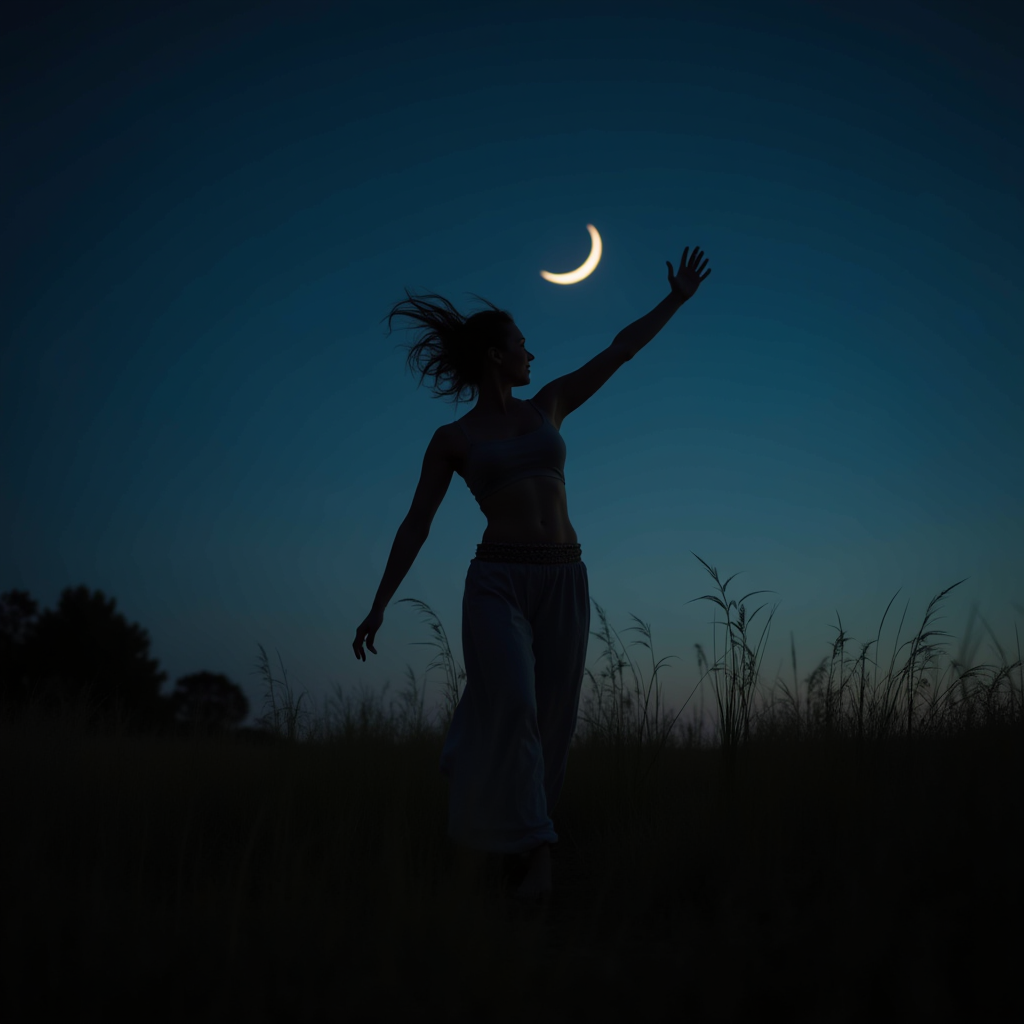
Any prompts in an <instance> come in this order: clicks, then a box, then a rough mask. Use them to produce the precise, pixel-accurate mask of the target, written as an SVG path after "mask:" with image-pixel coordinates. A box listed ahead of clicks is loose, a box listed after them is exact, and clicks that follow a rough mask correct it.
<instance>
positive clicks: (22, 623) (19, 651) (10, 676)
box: [0, 590, 39, 707]
mask: <svg viewBox="0 0 1024 1024" xmlns="http://www.w3.org/2000/svg"><path fill="white" fill-rule="evenodd" d="M38 619H39V605H38V604H36V601H35V599H34V598H33V597H32V596H31V594H29V592H28V591H27V590H8V591H7V592H6V593H5V594H0V703H2V704H4V705H6V706H8V707H10V706H12V705H13V706H14V707H20V706H22V705H23V704H24V703H25V701H26V700H27V698H28V692H29V681H28V676H29V663H28V658H29V650H28V643H29V639H30V638H31V637H32V634H33V632H34V630H35V626H36V622H37V621H38Z"/></svg>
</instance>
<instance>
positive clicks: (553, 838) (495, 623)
mask: <svg viewBox="0 0 1024 1024" xmlns="http://www.w3.org/2000/svg"><path fill="white" fill-rule="evenodd" d="M688 250H689V247H687V249H685V250H684V251H683V258H682V261H681V262H680V266H679V272H678V274H673V272H672V264H671V263H669V264H668V279H669V285H670V292H669V295H668V296H667V297H666V298H665V299H663V300H662V301H661V302H660V303H659V304H658V305H657V306H656V307H655V308H654V309H653V310H652V311H651V312H650V313H648V314H647V315H646V316H644V317H642V318H641V319H640V320H637V321H636V322H635V323H632V324H630V325H629V327H627V328H625V329H624V330H623V331H620V332H619V334H618V335H617V336H616V337H615V339H614V340H613V341H612V343H611V344H610V345H609V346H608V348H606V349H604V351H602V352H599V353H598V354H597V355H596V356H594V358H593V359H591V360H590V361H589V362H588V363H586V364H585V365H584V366H582V367H580V369H578V370H576V371H575V372H574V373H569V374H566V375H565V376H564V377H559V378H558V379H557V380H553V381H551V383H549V384H546V385H545V386H544V387H542V388H541V389H540V390H539V391H538V392H537V394H536V395H535V396H534V397H533V398H532V399H528V400H526V401H521V400H519V399H516V398H513V397H512V389H513V388H516V387H525V386H526V385H528V384H529V383H530V363H531V362H532V360H533V358H534V357H533V355H532V353H531V352H530V351H529V349H528V348H527V346H526V338H525V337H524V336H523V333H522V331H521V330H520V329H519V327H518V325H517V324H516V322H515V321H514V320H513V319H512V316H511V315H510V314H509V313H507V312H506V311H504V310H502V309H498V308H497V307H496V306H494V305H493V304H492V303H490V302H487V305H488V306H489V307H490V308H489V309H485V310H481V311H480V312H477V313H474V314H473V315H472V316H468V317H464V316H462V315H461V314H460V313H459V312H458V311H457V310H456V309H455V307H454V306H452V304H451V303H450V302H448V300H447V299H444V298H442V297H441V296H439V295H433V294H428V295H424V296H412V295H410V294H409V291H408V289H406V292H405V294H406V300H405V301H402V302H399V303H397V304H396V305H395V306H394V307H393V308H392V310H391V313H390V314H389V315H388V327H389V330H390V327H391V320H392V319H393V318H394V317H395V316H404V317H407V318H409V319H410V320H411V321H413V324H414V325H417V326H419V327H420V328H421V329H422V333H421V337H420V340H419V341H418V343H417V344H416V345H414V346H413V347H412V349H411V351H410V352H409V357H408V363H409V364H410V365H411V364H412V363H413V361H414V360H418V361H419V364H420V370H421V375H420V383H421V384H422V383H423V378H424V377H425V376H426V375H427V374H431V375H432V376H434V378H435V387H434V391H435V394H437V395H454V396H456V400H458V397H459V395H461V393H462V392H463V391H464V390H468V391H469V393H470V396H471V397H473V396H477V402H476V405H475V406H474V407H473V408H472V409H471V410H470V411H469V412H468V413H466V414H465V415H464V416H463V417H461V418H460V419H458V420H456V421H455V422H454V423H450V424H446V425H444V426H441V427H438V429H437V430H436V431H435V432H434V436H433V437H432V438H431V440H430V443H429V445H428V446H427V451H426V454H425V455H424V458H423V469H422V473H421V475H420V480H419V485H418V486H417V488H416V493H415V495H414V497H413V500H412V507H411V508H410V510H409V514H408V515H407V516H406V517H405V520H404V522H403V523H402V525H401V526H400V527H399V529H398V535H397V536H396V537H395V542H394V545H393V546H392V548H391V554H390V556H389V558H388V564H387V568H386V569H385V570H384V578H383V579H382V580H381V584H380V588H379V589H378V591H377V596H376V598H375V599H374V602H373V610H372V611H371V612H370V614H369V615H368V616H367V617H366V618H365V619H364V620H363V622H361V623H360V625H359V628H358V629H357V630H356V639H355V642H354V644H353V648H354V649H355V652H356V657H357V658H361V659H362V660H363V661H365V660H366V654H365V653H364V652H363V641H364V639H365V641H366V646H367V647H368V648H369V649H370V651H372V652H373V653H374V654H376V653H377V651H376V648H375V647H374V646H373V642H374V637H375V636H376V633H377V630H378V629H379V628H380V626H381V624H382V623H383V621H384V609H385V608H386V607H387V604H388V602H389V601H390V600H391V598H392V597H393V596H394V593H395V591H396V590H397V589H398V585H399V583H401V581H402V580H403V579H404V577H405V574H406V573H407V572H408V571H409V568H410V566H411V565H412V563H413V561H414V560H415V558H416V555H417V553H418V552H419V550H420V548H421V547H422V546H423V542H424V541H425V540H426V539H427V534H428V532H429V530H430V524H431V521H432V520H433V518H434V514H435V513H436V512H437V509H438V506H439V505H440V504H441V500H442V499H443V498H444V496H445V493H446V492H447V490H448V485H449V483H450V482H451V478H452V474H453V473H458V474H459V476H461V477H462V478H463V479H464V480H465V481H466V484H467V485H468V486H469V489H470V491H471V492H472V494H473V496H474V498H475V499H476V501H477V503H478V504H479V506H480V510H481V511H482V512H483V514H484V515H485V516H486V518H487V528H486V529H485V530H484V533H483V537H482V539H481V543H480V544H478V545H477V548H476V557H475V558H473V559H472V560H471V561H470V563H469V570H468V572H467V574H466V587H465V592H464V594H463V599H462V649H463V655H464V658H465V670H466V685H465V688H464V690H463V693H462V697H461V699H460V700H459V703H458V706H457V707H456V709H455V713H454V716H453V718H452V722H451V725H450V727H449V729H448V736H447V738H446V740H445V744H444V749H443V751H442V754H441V771H442V772H443V774H444V775H446V776H447V778H448V781H449V804H448V833H449V835H450V836H451V838H452V839H453V840H455V841H456V842H457V843H460V844H462V845H464V846H468V847H471V848H473V849H475V850H480V851H489V852H493V853H504V854H506V855H515V854H520V855H523V856H525V857H526V859H527V862H528V867H527V870H526V873H525V876H524V878H523V880H522V883H521V885H520V886H519V889H518V890H517V895H519V896H521V897H524V898H533V897H545V896H546V895H547V894H548V893H549V892H550V891H551V860H550V851H549V844H551V843H555V842H557V841H558V835H557V834H556V832H555V829H554V825H553V823H552V821H551V811H552V809H553V808H554V806H555V803H556V801H557V800H558V796H559V793H560V792H561V789H562V782H563V780H564V778H565V768H566V762H567V760H568V757H569V742H570V740H571V739H572V735H573V731H574V729H575V727H576V713H577V709H578V707H579V698H580V688H581V686H582V683H583V670H584V662H585V659H586V654H587V641H588V639H589V636H590V593H589V588H588V581H587V567H586V565H585V564H584V563H583V561H582V558H581V548H580V545H579V542H578V539H577V537H576V531H575V530H574V529H573V526H572V523H571V522H569V510H568V505H567V502H566V493H565V477H564V476H563V472H562V470H563V467H564V465H565V455H566V448H565V443H564V442H563V441H562V437H561V434H560V433H559V428H560V427H561V425H562V421H563V420H564V419H565V417H566V416H568V415H569V414H570V413H571V412H573V411H574V410H575V409H578V408H579V407H580V406H581V405H582V404H583V403H584V402H586V401H587V399H589V398H590V397H591V396H592V395H593V394H594V393H595V392H596V391H597V390H598V389H599V388H600V387H601V385H602V384H604V383H605V381H607V380H608V379H609V377H611V376H612V374H613V373H615V371H616V370H618V369H619V367H620V366H622V365H623V363H625V362H627V361H629V360H630V359H632V358H633V356H635V355H636V353H637V352H639V351H640V349H641V348H643V346H644V345H646V344H647V343H648V342H649V341H650V340H651V339H652V338H653V337H654V336H655V335H656V334H657V333H658V331H660V330H661V328H662V327H664V326H665V324H666V323H667V322H668V320H669V318H670V317H671V316H672V314H673V313H675V312H676V310H677V309H679V307H680V306H681V305H682V304H683V303H684V302H685V301H686V300H687V299H689V298H690V297H691V296H692V295H693V294H694V292H696V290H697V288H698V286H699V285H700V283H701V281H702V280H704V278H706V277H707V276H708V274H710V273H711V271H710V270H708V271H706V272H705V273H703V275H701V271H703V270H704V267H706V266H707V260H705V261H704V264H703V266H701V265H699V264H700V258H701V256H703V253H702V252H701V251H700V250H699V249H696V248H695V249H694V252H693V255H692V256H691V257H690V259H689V261H687V252H688ZM428 300H436V302H431V301H428ZM482 301H484V302H486V300H482ZM442 378H447V380H448V382H449V383H448V386H447V387H445V386H441V385H439V384H438V383H437V382H438V380H440V379H442Z"/></svg>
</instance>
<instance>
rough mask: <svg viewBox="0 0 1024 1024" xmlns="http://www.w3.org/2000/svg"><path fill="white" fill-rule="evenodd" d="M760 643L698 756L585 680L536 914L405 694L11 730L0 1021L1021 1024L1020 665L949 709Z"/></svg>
mask: <svg viewBox="0 0 1024 1024" xmlns="http://www.w3.org/2000/svg"><path fill="white" fill-rule="evenodd" d="M723 593H724V592H723ZM723 609H724V610H725V611H726V613H727V614H730V615H731V612H732V610H733V609H732V605H731V604H730V603H729V602H727V601H723ZM742 619H743V622H744V631H736V632H735V633H734V634H733V636H734V639H735V640H736V646H738V647H739V648H740V649H739V650H738V651H736V650H733V651H730V650H728V649H727V650H726V652H725V653H724V654H723V655H722V657H721V658H719V657H718V656H717V655H715V656H714V657H713V658H712V659H711V662H710V663H709V664H708V666H707V667H708V673H709V679H708V681H709V684H713V692H714V693H715V694H716V695H717V696H716V700H717V701H718V702H719V703H718V707H719V712H720V715H719V728H718V731H717V733H716V735H714V736H703V735H702V734H701V733H700V731H699V730H698V729H696V728H694V727H693V721H692V719H691V720H690V725H689V727H686V726H685V725H684V722H685V720H684V719H683V718H682V717H679V718H676V719H675V721H674V723H673V724H672V725H671V727H670V726H669V723H672V722H673V716H674V713H670V712H669V711H668V710H664V709H661V708H660V706H658V701H659V700H660V698H658V697H657V694H656V689H657V687H656V682H655V681H654V680H650V681H648V682H646V683H645V682H643V681H642V679H637V678H636V677H634V679H633V681H632V682H631V683H627V682H626V681H625V680H624V679H623V678H622V675H621V673H620V672H619V669H621V666H622V664H623V662H624V661H628V659H622V658H618V659H609V670H608V671H607V672H605V673H602V674H601V675H600V676H599V677H594V676H591V677H590V686H589V688H588V694H587V702H586V714H585V717H584V719H583V720H582V721H581V727H580V731H579V734H578V737H577V741H576V742H575V744H574V748H573V751H572V753H571V755H570V760H569V769H568V774H567V778H566V784H565V789H564V792H563V795H562V798H561V801H560V803H559V805H558V807H557V808H556V809H555V811H554V813H553V818H554V820H555V824H556V828H557V829H558V831H559V835H560V842H559V843H558V845H557V847H555V851H554V855H553V857H554V886H555V891H554V895H553V897H552V900H551V902H550V904H549V905H548V906H547V907H546V908H544V909H533V910H530V909H526V908H523V907H522V906H520V905H519V904H518V903H517V902H516V901H514V900H513V899H512V898H511V895H510V891H509V888H508V886H507V885H506V884H505V883H504V882H503V878H502V874H501V864H500V863H499V862H498V861H496V860H495V861H492V860H491V859H488V858H472V857H465V856H462V855H461V854H460V853H459V851H457V850H455V849H453V847H452V846H451V844H450V842H449V840H448V839H447V837H446V835H445V826H446V811H447V803H446V800H447V793H446V784H445V782H444V780H443V778H442V777H441V776H440V774H439V772H438V756H439V754H440V749H441V744H442V741H443V732H442V731H441V730H440V729H438V728H437V727H431V726H430V725H429V724H428V723H426V722H425V721H424V718H423V715H422V701H420V700H419V699H418V698H417V696H416V694H417V690H416V687H415V685H412V686H411V687H410V690H409V693H408V695H407V698H408V699H406V700H404V701H403V702H402V703H400V705H398V706H397V708H396V707H395V706H392V707H391V708H390V709H388V710H385V708H384V707H383V706H382V705H380V704H376V705H375V704H374V702H373V700H372V699H371V698H368V697H364V698H363V699H362V700H361V701H358V702H355V703H353V702H352V701H351V700H343V699H341V695H339V701H338V703H337V704H336V705H335V706H334V708H333V712H332V713H330V714H326V713H325V714H324V715H312V714H309V715H306V714H305V712H304V711H303V708H302V705H301V704H300V703H299V702H298V701H296V700H294V699H293V695H292V694H291V692H290V689H289V688H288V687H287V685H286V684H285V683H283V682H282V681H279V680H275V679H274V678H273V676H272V674H271V673H270V671H269V666H268V665H266V664H265V668H266V670H267V671H266V679H267V698H268V704H267V714H266V716H265V719H264V724H265V726H266V729H265V730H264V731H263V732H260V733H248V734H246V733H240V734H237V735H234V736H224V737H219V738H217V737H203V736H198V735H197V736H193V737H180V736H179V737H161V736H143V735H134V734H132V733H131V732H130V731H129V730H126V729H125V728H124V727H123V725H119V724H117V723H116V722H111V721H110V720H107V721H103V720H99V719H92V720H90V719H88V718H87V717H85V718H83V717H82V716H80V715H79V716H77V717H76V716H75V715H72V714H68V715H66V716H65V717H64V718H61V719H53V718H52V717H51V718H45V719H44V718H40V717H33V716H32V715H22V716H21V717H19V718H17V719H13V718H11V717H9V716H8V717H6V718H4V719H3V720H2V722H0V758H2V766H3V772H4V775H3V777H4V781H5V785H4V804H3V816H4V822H5V828H4V841H3V844H2V847H0V850H2V860H3V863H2V869H3V870H2V877H3V880H4V887H5V890H4V916H3V945H4V949H3V956H2V957H0V972H2V974H0V978H2V983H0V993H2V994H0V1012H2V1013H3V1016H4V1019H5V1020H9V1021H51V1020H54V1019H62V1020H69V1021H70V1020H75V1021H118V1020H133V1021H135V1020H147V1021H183V1020H184V1021H227V1020H244V1021H285V1020H288V1021H291V1020H296V1021H321V1020H323V1021H338V1020H373V1021H394V1020H403V1021H435V1020H444V1021H520V1020H523V1021H525V1020H530V1021H581V1022H582V1021H587V1022H591V1021H603V1020H609V1021H610V1020H623V1021H627V1020H628V1021H633V1020H643V1021H661V1020H664V1021H679V1020H700V1021H727V1020H755V1021H761V1020H765V1021H767V1020H780V1021H782V1020H785V1021H804V1020H806V1021H822V1020H825V1021H859V1020H864V1019H885V1020H922V1021H946V1020H949V1021H955V1020H964V1021H966V1020H972V1021H974V1020H987V1021H996V1020H1007V1021H1009V1020H1014V1021H1016V1020H1019V1019H1020V1016H1021V1011H1022V1010H1024V1000H1022V997H1021V989H1020V984H1019V974H1020V964H1021V962H1022V957H1024V937H1022V924H1021V922H1022V921H1024V891H1022V881H1021V872H1020V864H1021V863H1022V860H1024V806H1022V804H1024V796H1022V785H1021V781H1022V773H1021V768H1022V765H1024V731H1022V717H1021V685H1020V682H1019V676H1020V663H1019V659H1018V661H1017V662H1016V663H1015V664H1012V665H1008V664H1006V661H1005V659H1004V663H1003V665H1001V666H998V667H997V668H992V670H991V671H990V672H983V671H981V670H980V669H978V670H976V671H975V670H974V669H969V668H968V667H967V666H966V665H962V664H961V665H958V663H957V662H956V660H955V659H954V661H953V663H952V669H951V671H950V673H949V675H948V678H947V679H946V681H945V683H944V684H943V683H940V682H936V681H932V682H929V681H928V680H927V679H926V678H925V677H923V676H919V677H915V675H914V672H913V670H912V669H911V670H909V671H908V670H907V663H904V664H902V665H901V666H897V665H896V664H895V661H894V662H893V663H892V664H891V665H890V666H889V668H888V669H887V670H885V671H883V669H884V667H885V666H884V663H883V664H882V666H881V667H879V666H875V669H876V671H875V672H874V673H869V674H868V675H867V677H865V672H864V669H865V666H866V664H867V663H866V661H865V660H864V659H860V661H859V663H858V660H857V659H853V660H852V661H846V662H844V661H843V659H842V658H839V659H838V662H837V659H836V657H835V651H834V652H833V657H832V658H830V659H826V663H823V666H819V669H820V671H819V670H818V669H816V670H815V673H812V675H811V676H810V677H808V678H807V679H805V680H803V681H802V682H801V684H800V685H799V687H798V686H797V684H796V681H795V680H794V683H793V685H792V686H790V687H788V691H789V692H788V693H787V692H783V691H782V689H781V688H780V687H779V686H775V687H772V688H770V689H765V688H763V687H761V686H760V684H759V683H758V682H757V680H756V666H757V659H756V657H748V656H747V655H751V654H753V653H755V652H751V651H750V647H749V645H747V641H746V635H745V628H746V626H747V625H749V623H750V621H751V620H752V616H750V617H748V616H747V615H746V613H745V611H744V612H743V615H742ZM602 621H603V616H602ZM605 627H606V628H605V635H606V636H607V637H608V638H609V640H610V639H611V631H610V630H608V629H607V624H605ZM926 627H927V618H926V622H925V625H924V626H922V628H921V630H919V632H918V635H917V637H916V638H914V640H915V641H916V642H914V641H910V642H908V643H910V647H909V648H908V649H907V655H906V656H907V658H908V659H910V658H912V657H917V658H919V659H921V658H922V657H923V654H922V651H923V648H924V647H926V646H927V642H928V637H927V636H925V635H924V634H927V633H928V632H929V630H928V629H927V628H926ZM641 632H642V630H641ZM645 635H646V636H647V637H648V639H649V632H648V633H647V634H645ZM741 640H742V643H741V642H740V641H741ZM744 649H745V650H746V652H747V653H746V655H745V654H744ZM730 658H732V660H730ZM264 660H265V659H264ZM715 666H718V669H719V671H718V672H717V673H716V672H714V671H712V669H713V668H714V667H715ZM732 666H735V669H733V668H732ZM744 666H746V667H744ZM847 668H848V669H849V672H847V671H846V670H847ZM974 668H975V669H977V667H976V666H975V667H974ZM752 672H753V673H754V675H753V676H751V674H750V673H752ZM1015 673H1016V675H1015ZM858 680H859V682H858ZM922 680H923V681H922ZM730 687H731V688H732V691H731V692H730ZM744 691H745V692H744ZM762 691H763V692H762ZM456 695H457V680H456V685H455V686H454V688H453V696H456ZM908 695H909V696H908ZM729 701H732V702H733V703H732V705H731V707H732V708H733V709H735V710H733V711H730V710H729V707H730V705H729V703H728V702H729ZM656 706H658V711H657V713H655V708H656ZM908 709H909V711H908ZM729 714H733V715H734V716H735V717H734V719H733V726H732V729H733V731H732V733H731V735H726V728H725V726H724V724H723V723H724V721H725V719H726V717H727V716H728V715H729ZM908 715H909V717H908Z"/></svg>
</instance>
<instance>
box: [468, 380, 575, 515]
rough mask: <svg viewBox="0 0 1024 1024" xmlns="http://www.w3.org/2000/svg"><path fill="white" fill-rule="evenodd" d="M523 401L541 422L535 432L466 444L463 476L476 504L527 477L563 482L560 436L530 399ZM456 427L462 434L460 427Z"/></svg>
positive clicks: (562, 455) (562, 456)
mask: <svg viewBox="0 0 1024 1024" xmlns="http://www.w3.org/2000/svg"><path fill="white" fill-rule="evenodd" d="M527 401H528V402H529V403H530V405H533V407H534V409H536V410H537V412H538V413H540V416H541V419H542V420H543V421H544V422H543V423H542V424H541V425H540V426H539V427H538V428H537V429H536V430H531V431H530V432H529V433H527V434H520V436H519V437H505V438H500V439H499V440H495V441H469V445H470V447H469V451H468V453H467V454H466V463H465V466H464V473H463V476H464V477H465V480H466V484H467V485H468V486H469V489H470V491H471V492H472V494H473V497H474V498H476V500H477V504H479V503H480V502H481V501H482V500H483V499H484V498H486V497H487V496H488V495H489V494H492V493H493V492H494V491H496V490H498V489H499V488H501V487H505V486H507V485H508V484H512V483H515V482H516V481H517V480H525V479H526V478H527V477H531V476H550V477H554V478H555V479H557V480H561V481H562V483H563V484H564V483H565V475H564V474H563V472H562V469H563V468H564V466H565V442H564V441H563V440H562V435H561V434H560V433H559V432H558V431H557V430H556V429H555V426H554V424H553V423H551V421H550V420H549V419H548V418H547V416H545V415H544V413H542V412H541V411H540V409H539V408H537V406H536V405H534V403H533V399H532V398H529V399H527ZM456 422H458V421H456ZM458 426H459V429H460V430H461V431H462V433H463V434H466V431H465V429H464V428H463V426H462V424H461V423H459V424H458ZM466 440H469V435H468V434H466Z"/></svg>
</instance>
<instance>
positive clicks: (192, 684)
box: [170, 672, 249, 732]
mask: <svg viewBox="0 0 1024 1024" xmlns="http://www.w3.org/2000/svg"><path fill="white" fill-rule="evenodd" d="M170 700H171V707H172V708H173V709H174V717H175V718H176V719H177V720H178V721H179V722H181V723H183V724H188V725H192V726H198V727H199V728H202V729H205V730H207V731H209V732H222V731H224V730H227V729H233V728H235V727H236V726H237V725H239V724H241V722H242V721H243V720H244V719H245V716H246V715H248V714H249V702H248V701H247V700H246V698H245V694H244V693H242V691H241V689H240V688H239V687H238V686H236V685H235V684H234V683H233V682H231V680H230V679H228V677H227V676H225V675H221V674H220V673H214V672H193V673H192V675H188V676H182V677H181V678H180V679H179V680H178V681H177V683H176V684H175V686H174V691H173V692H172V693H171V697H170Z"/></svg>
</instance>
